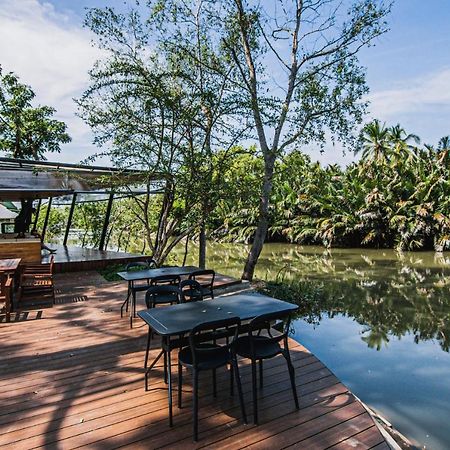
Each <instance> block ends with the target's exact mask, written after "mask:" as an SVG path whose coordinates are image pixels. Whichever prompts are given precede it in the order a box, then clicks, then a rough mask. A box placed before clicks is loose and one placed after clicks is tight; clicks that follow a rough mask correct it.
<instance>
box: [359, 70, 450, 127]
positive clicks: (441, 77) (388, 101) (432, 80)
mask: <svg viewBox="0 0 450 450" xmlns="http://www.w3.org/2000/svg"><path fill="white" fill-rule="evenodd" d="M368 99H369V100H370V102H371V106H370V111H371V115H372V116H373V117H378V118H381V119H383V120H389V119H396V117H398V116H399V115H402V114H411V113H426V112H427V111H428V110H430V109H431V110H432V111H434V112H437V110H440V109H442V108H445V109H447V108H450V69H448V68H445V69H442V70H440V71H439V72H435V73H431V74H428V75H427V76H424V77H420V78H417V79H414V80H405V81H403V82H402V83H401V85H399V86H398V87H396V88H392V89H388V90H384V91H379V92H374V93H372V94H370V95H369V96H368Z"/></svg>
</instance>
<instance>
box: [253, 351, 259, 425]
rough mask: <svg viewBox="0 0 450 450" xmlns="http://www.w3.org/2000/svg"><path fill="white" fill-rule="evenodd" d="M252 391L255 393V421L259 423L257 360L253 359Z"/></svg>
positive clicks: (256, 423)
mask: <svg viewBox="0 0 450 450" xmlns="http://www.w3.org/2000/svg"><path fill="white" fill-rule="evenodd" d="M252 393H253V423H254V424H255V425H258V399H257V393H256V360H254V359H252Z"/></svg>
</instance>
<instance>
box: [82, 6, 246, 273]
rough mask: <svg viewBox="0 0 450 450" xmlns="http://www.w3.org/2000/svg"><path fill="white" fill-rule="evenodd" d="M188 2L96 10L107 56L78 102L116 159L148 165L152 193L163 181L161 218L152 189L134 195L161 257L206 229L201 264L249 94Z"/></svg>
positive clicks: (90, 21) (93, 16)
mask: <svg viewBox="0 0 450 450" xmlns="http://www.w3.org/2000/svg"><path fill="white" fill-rule="evenodd" d="M181 3H182V6H183V8H182V9H177V10H176V11H175V10H174V9H171V5H170V2H167V4H166V8H163V9H161V8H159V6H158V5H156V6H155V7H151V8H150V9H149V17H148V20H146V21H143V20H142V19H141V16H140V14H139V12H138V10H137V9H136V10H131V11H130V12H129V13H128V14H119V13H117V12H116V11H115V10H114V9H112V8H105V9H96V8H94V9H91V10H90V11H89V12H88V14H87V17H86V25H87V26H88V27H89V28H90V29H91V30H92V31H94V33H95V34H96V35H97V36H98V44H99V45H100V46H101V47H102V49H103V50H104V51H105V53H106V54H107V57H106V58H105V59H104V60H103V61H99V62H98V63H97V64H96V66H95V67H94V69H93V70H92V71H91V72H90V75H91V80H92V83H91V87H90V88H89V89H88V90H87V91H86V92H85V93H84V95H83V96H82V98H81V99H80V100H79V101H78V104H79V106H80V114H81V116H82V117H83V118H84V119H85V120H86V121H87V122H88V124H90V125H91V127H92V128H93V130H94V132H95V142H96V143H97V144H98V145H99V146H106V145H107V146H109V149H108V150H106V153H107V154H108V155H109V156H110V157H111V159H112V160H113V162H114V163H116V164H117V165H119V166H127V167H129V166H130V165H132V166H135V167H139V168H140V169H145V170H146V171H147V173H148V183H147V188H148V189H149V194H150V190H151V189H150V188H151V186H152V182H153V181H154V180H155V179H159V180H160V181H161V182H162V184H161V183H160V185H159V188H162V189H163V191H164V193H163V194H162V195H161V196H160V199H161V202H159V200H158V201H157V202H156V203H157V204H158V205H159V207H160V211H159V213H158V216H159V220H158V223H157V224H154V223H153V222H152V220H151V217H150V213H154V212H155V211H154V208H153V207H154V206H155V202H154V201H151V200H150V195H148V196H147V197H146V198H145V199H144V198H136V199H135V201H136V202H137V204H138V205H139V208H140V213H138V214H136V219H137V220H139V221H144V226H145V229H146V240H147V242H148V247H149V248H150V250H151V252H152V253H153V257H154V258H155V259H156V260H157V261H158V262H162V261H163V260H164V259H165V258H166V256H167V255H168V252H169V251H170V250H171V249H172V248H173V247H174V246H175V245H176V244H177V243H178V242H179V241H180V240H181V239H184V238H188V237H189V236H190V235H191V234H193V233H194V232H195V231H196V230H199V235H200V258H199V260H200V261H199V262H200V266H202V265H204V263H205V241H206V239H205V237H206V233H205V227H206V224H207V217H208V216H209V214H210V213H211V211H212V209H213V208H214V205H215V203H216V202H217V200H218V198H219V196H220V189H221V186H222V182H221V173H222V172H223V168H224V165H226V164H227V161H228V160H229V158H230V157H231V155H232V154H233V152H232V151H231V150H232V148H233V144H234V142H236V140H237V139H238V138H240V137H242V136H243V132H241V130H242V129H244V130H245V121H243V120H242V115H240V117H239V118H240V119H241V120H240V122H239V123H238V122H237V119H238V116H237V114H238V112H239V111H240V110H242V108H241V106H240V104H241V102H240V101H239V98H238V96H237V95H236V92H235V91H234V90H233V89H232V80H231V77H230V69H229V68H228V65H227V64H226V63H225V61H224V60H223V59H220V58H219V57H218V56H217V49H216V48H214V47H213V45H212V43H211V42H209V41H208V39H207V36H206V35H205V34H204V27H205V26H206V24H205V18H204V17H203V18H202V25H201V26H200V25H199V24H198V21H197V22H196V18H197V19H198V17H199V13H198V11H197V10H196V8H195V7H192V6H191V5H190V4H189V2H185V3H183V2H181ZM172 6H174V7H175V3H173V4H172ZM199 8H200V6H199ZM175 16H176V19H175ZM169 23H172V24H173V26H172V27H169V26H168V24H169ZM180 23H183V24H185V26H184V27H180V26H178V25H179V24H180ZM186 24H187V25H186ZM208 26H210V25H208ZM149 36H152V41H151V42H150V40H149ZM199 61H200V62H201V63H199ZM244 112H245V111H244ZM232 117H234V118H235V119H234V123H230V122H231V118H232ZM237 123H238V125H236V124H237ZM219 148H220V149H221V150H222V152H221V154H220V157H216V154H217V152H218V149H219ZM155 229H156V232H155Z"/></svg>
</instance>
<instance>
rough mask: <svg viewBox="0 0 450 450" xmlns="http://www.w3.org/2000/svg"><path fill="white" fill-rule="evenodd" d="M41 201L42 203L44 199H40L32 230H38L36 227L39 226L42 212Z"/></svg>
mask: <svg viewBox="0 0 450 450" xmlns="http://www.w3.org/2000/svg"><path fill="white" fill-rule="evenodd" d="M41 203H42V199H39V200H38V204H37V208H36V212H35V213H34V222H33V230H32V231H36V228H37V223H38V219H39V213H40V212H41Z"/></svg>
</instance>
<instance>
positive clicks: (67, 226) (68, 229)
mask: <svg viewBox="0 0 450 450" xmlns="http://www.w3.org/2000/svg"><path fill="white" fill-rule="evenodd" d="M76 201H77V193H76V192H75V193H74V194H73V197H72V204H71V205H70V211H69V218H68V219H67V225H66V232H65V234H64V241H63V245H64V246H66V245H67V239H68V237H69V231H70V225H72V217H73V211H74V210H75V203H76Z"/></svg>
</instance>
